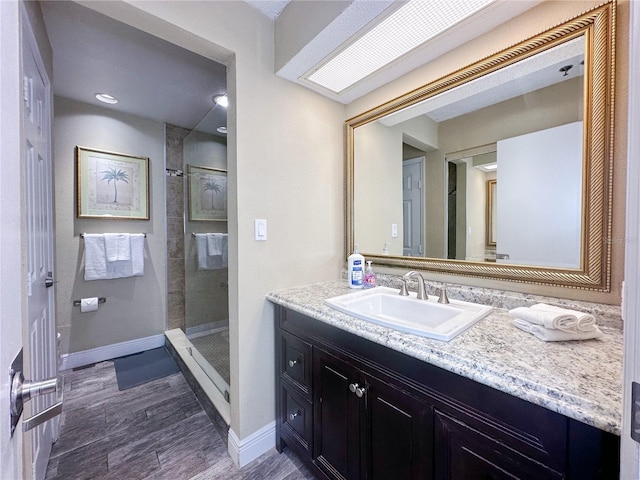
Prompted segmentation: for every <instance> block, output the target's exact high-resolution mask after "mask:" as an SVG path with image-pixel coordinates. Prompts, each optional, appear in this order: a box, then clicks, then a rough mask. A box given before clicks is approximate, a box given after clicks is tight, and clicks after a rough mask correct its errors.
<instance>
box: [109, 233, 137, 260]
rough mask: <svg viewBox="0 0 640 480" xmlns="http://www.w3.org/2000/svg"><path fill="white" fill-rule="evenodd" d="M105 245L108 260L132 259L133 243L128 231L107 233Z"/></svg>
mask: <svg viewBox="0 0 640 480" xmlns="http://www.w3.org/2000/svg"><path fill="white" fill-rule="evenodd" d="M104 246H105V251H106V254H107V262H116V261H121V260H130V259H131V243H130V239H129V234H128V233H105V234H104Z"/></svg>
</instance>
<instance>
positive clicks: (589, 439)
mask: <svg viewBox="0 0 640 480" xmlns="http://www.w3.org/2000/svg"><path fill="white" fill-rule="evenodd" d="M276 362H277V398H276V403H277V419H276V447H277V449H278V450H279V451H282V449H283V448H284V447H285V446H287V447H289V448H291V449H292V450H293V451H295V452H296V453H297V454H298V455H299V456H300V457H301V458H302V459H304V460H305V461H306V463H307V464H308V465H309V466H310V467H311V468H313V470H314V473H315V474H316V475H317V476H318V478H323V479H366V480H390V479H392V480H403V479H412V480H413V479H437V480H440V479H461V480H473V479H516V478H518V479H536V480H537V479H550V480H553V479H580V480H583V479H609V478H617V477H618V471H619V438H618V437H617V436H615V435H613V434H610V433H607V432H603V431H601V430H598V429H596V428H593V427H590V426H588V425H586V424H583V423H580V422H577V421H575V420H572V419H569V418H567V417H564V416H563V415H560V414H557V413H555V412H552V411H551V410H547V409H545V408H542V407H539V406H537V405H534V404H531V403H529V402H526V401H524V400H521V399H519V398H516V397H514V396H512V395H509V394H506V393H503V392H500V391H498V390H495V389H493V388H490V387H487V386H485V385H481V384H479V383H477V382H474V381H472V380H470V379H467V378H464V377H461V376H459V375H456V374H453V373H451V372H448V371H446V370H443V369H441V368H438V367H435V366H433V365H430V364H428V363H425V362H422V361H420V360H417V359H415V358H412V357H409V356H407V355H404V354H402V353H400V352H397V351H395V350H392V349H389V348H386V347H384V346H382V345H379V344H377V343H374V342H371V341H368V340H366V339H364V338H362V337H359V336H356V335H353V334H350V333H348V332H346V331H343V330H341V329H338V328H336V327H333V326H331V325H329V324H327V323H324V322H321V321H318V320H314V319H312V318H310V317H307V316H305V315H302V314H300V313H298V312H295V311H293V310H290V309H286V308H283V307H280V306H277V307H276Z"/></svg>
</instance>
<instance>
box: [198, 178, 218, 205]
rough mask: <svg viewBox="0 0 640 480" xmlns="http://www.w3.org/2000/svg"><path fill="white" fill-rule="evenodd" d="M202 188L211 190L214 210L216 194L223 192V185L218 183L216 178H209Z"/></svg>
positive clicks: (206, 190) (207, 190)
mask: <svg viewBox="0 0 640 480" xmlns="http://www.w3.org/2000/svg"><path fill="white" fill-rule="evenodd" d="M202 188H203V189H204V191H205V192H211V209H212V210H214V209H215V206H214V204H213V199H214V195H215V194H216V193H220V192H222V186H221V185H218V184H217V183H216V181H215V180H213V179H208V180H205V182H204V183H203V185H202Z"/></svg>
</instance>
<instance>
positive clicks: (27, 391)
mask: <svg viewBox="0 0 640 480" xmlns="http://www.w3.org/2000/svg"><path fill="white" fill-rule="evenodd" d="M11 375H12V380H11V393H10V409H11V416H12V417H14V418H19V417H20V415H21V414H22V409H23V406H24V404H25V403H26V402H28V401H29V400H31V399H32V398H34V397H37V396H38V395H47V394H49V393H57V394H58V395H57V396H58V402H57V403H55V404H54V405H51V406H50V407H48V408H46V409H45V410H43V411H42V412H39V413H37V414H35V415H33V416H32V417H30V418H28V419H26V420H24V421H23V423H22V426H23V431H25V432H27V431H29V430H31V429H32V428H35V427H37V426H38V425H40V424H42V423H44V422H46V421H47V420H50V419H52V418H53V417H55V416H56V415H60V413H62V396H63V394H62V390H63V389H62V376H60V375H59V376H57V377H55V378H49V379H47V380H41V381H38V382H31V381H29V380H26V381H25V379H24V375H23V374H22V372H15V371H11Z"/></svg>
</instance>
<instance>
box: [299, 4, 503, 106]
mask: <svg viewBox="0 0 640 480" xmlns="http://www.w3.org/2000/svg"><path fill="white" fill-rule="evenodd" d="M493 1H495V0H456V1H435V2H426V1H422V0H412V1H410V2H408V3H407V4H406V5H404V6H403V7H401V8H399V9H398V10H396V11H395V12H394V13H393V14H391V15H390V16H389V17H387V18H386V19H385V20H383V21H382V22H381V23H379V24H378V25H376V26H375V27H374V28H372V29H371V30H369V31H368V32H367V33H365V34H364V35H362V36H361V37H360V38H359V39H358V40H356V41H355V42H354V43H352V44H351V45H349V46H348V47H347V48H345V49H344V50H342V51H341V52H339V53H338V54H337V55H336V56H334V57H333V58H331V59H330V60H329V61H328V62H326V63H325V64H324V65H322V66H321V67H320V68H319V69H317V70H316V71H314V72H312V73H311V74H309V75H307V76H306V78H307V79H308V80H310V81H312V82H314V83H317V84H318V85H320V86H322V87H325V88H327V89H329V90H331V91H333V92H335V93H340V92H341V91H343V90H345V89H346V88H348V87H350V86H351V85H353V84H355V83H357V82H358V81H360V80H362V79H363V78H365V77H366V76H368V75H370V74H371V73H373V72H375V71H376V70H378V69H380V68H382V67H384V66H385V65H387V64H389V63H391V62H393V61H394V60H396V59H397V58H399V57H401V56H402V55H404V54H405V53H408V52H409V51H411V50H413V49H414V48H416V47H418V46H420V45H421V44H423V43H425V42H426V41H428V40H430V39H432V38H433V37H435V36H436V35H438V34H440V33H442V32H444V31H445V30H447V29H449V28H451V27H452V26H454V25H455V24H457V23H459V22H460V21H462V20H464V19H465V18H467V17H469V16H471V15H472V14H474V13H476V12H477V11H478V10H480V9H482V8H483V7H485V6H486V5H488V4H489V3H492V2H493Z"/></svg>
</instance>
